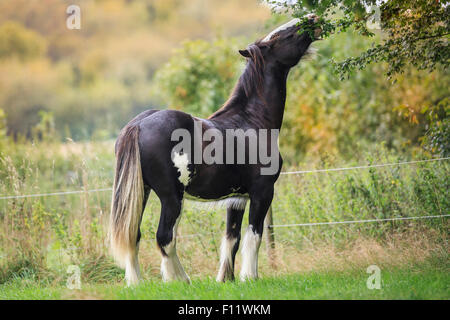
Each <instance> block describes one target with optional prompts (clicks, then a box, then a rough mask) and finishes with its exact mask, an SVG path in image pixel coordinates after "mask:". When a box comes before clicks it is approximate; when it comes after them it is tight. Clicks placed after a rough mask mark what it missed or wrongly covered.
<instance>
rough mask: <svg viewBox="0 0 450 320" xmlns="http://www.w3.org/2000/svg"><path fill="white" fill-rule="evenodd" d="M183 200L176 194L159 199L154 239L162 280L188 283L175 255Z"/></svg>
mask: <svg viewBox="0 0 450 320" xmlns="http://www.w3.org/2000/svg"><path fill="white" fill-rule="evenodd" d="M182 204H183V200H182V198H181V197H178V196H175V195H173V196H170V197H166V198H163V199H161V217H160V220H159V226H158V231H157V233H156V241H157V243H158V246H159V248H160V250H161V255H162V261H161V275H162V278H163V281H165V282H167V281H173V280H179V281H184V282H187V283H190V282H191V280H190V279H189V277H188V275H187V274H186V272H185V271H184V269H183V266H182V265H181V262H180V259H179V258H178V255H177V250H176V240H177V228H178V223H179V222H180V218H181V211H182Z"/></svg>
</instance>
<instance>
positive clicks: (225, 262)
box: [216, 236, 237, 282]
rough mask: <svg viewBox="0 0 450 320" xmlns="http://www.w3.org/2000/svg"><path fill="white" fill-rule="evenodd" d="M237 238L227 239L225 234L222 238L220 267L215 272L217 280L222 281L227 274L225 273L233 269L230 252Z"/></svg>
mask: <svg viewBox="0 0 450 320" xmlns="http://www.w3.org/2000/svg"><path fill="white" fill-rule="evenodd" d="M236 241H237V238H231V239H228V237H227V236H224V237H223V238H222V243H221V245H220V269H219V273H218V274H217V278H216V280H217V281H219V282H220V281H224V279H225V277H226V276H227V275H226V274H225V273H227V272H230V271H232V270H233V266H232V264H233V259H232V257H231V254H232V252H233V247H234V245H235V244H236Z"/></svg>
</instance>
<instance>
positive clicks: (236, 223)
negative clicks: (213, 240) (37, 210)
mask: <svg viewBox="0 0 450 320" xmlns="http://www.w3.org/2000/svg"><path fill="white" fill-rule="evenodd" d="M244 211H245V203H244V205H243V207H242V208H237V209H235V208H233V207H228V208H227V230H226V233H225V235H224V237H223V238H222V244H221V246H220V266H219V273H218V274H217V278H216V281H217V282H225V281H227V280H231V281H232V280H234V261H235V257H236V252H237V251H238V249H239V242H240V240H241V225H242V218H243V216H244Z"/></svg>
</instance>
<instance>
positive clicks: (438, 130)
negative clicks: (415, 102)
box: [422, 97, 450, 157]
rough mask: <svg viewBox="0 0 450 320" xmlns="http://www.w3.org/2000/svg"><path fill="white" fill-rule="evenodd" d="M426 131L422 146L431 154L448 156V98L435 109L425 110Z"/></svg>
mask: <svg viewBox="0 0 450 320" xmlns="http://www.w3.org/2000/svg"><path fill="white" fill-rule="evenodd" d="M424 113H427V118H428V126H429V128H428V130H427V132H426V134H425V135H424V136H423V137H422V145H423V146H424V148H425V150H428V151H429V152H430V153H431V154H437V155H439V156H441V157H448V156H450V106H449V98H447V97H446V98H444V99H443V100H442V101H440V103H439V104H438V105H437V107H435V108H431V109H429V110H428V109H426V110H424Z"/></svg>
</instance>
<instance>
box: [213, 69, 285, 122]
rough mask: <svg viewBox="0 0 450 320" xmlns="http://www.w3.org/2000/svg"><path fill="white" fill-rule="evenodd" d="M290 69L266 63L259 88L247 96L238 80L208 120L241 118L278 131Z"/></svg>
mask: <svg viewBox="0 0 450 320" xmlns="http://www.w3.org/2000/svg"><path fill="white" fill-rule="evenodd" d="M288 73H289V69H287V68H283V67H282V66H280V65H276V64H268V65H266V67H265V68H264V81H263V85H262V88H260V90H257V89H256V88H255V89H254V90H252V92H251V94H250V95H249V96H247V95H246V93H245V90H244V88H243V85H242V83H241V82H240V81H239V82H238V83H237V85H236V88H235V89H234V91H233V93H232V94H231V97H230V98H229V99H228V101H227V102H226V103H225V105H224V106H223V107H222V108H221V109H220V110H218V111H217V112H216V113H214V114H213V115H211V116H210V117H209V119H213V120H219V121H220V120H222V121H223V122H227V123H228V122H230V121H231V122H234V121H233V120H237V123H241V121H240V120H242V119H243V118H244V119H245V121H246V122H248V123H250V124H251V125H252V126H255V127H257V128H260V129H280V128H281V124H282V122H283V115H284V107H285V103H286V80H287V75H288Z"/></svg>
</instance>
